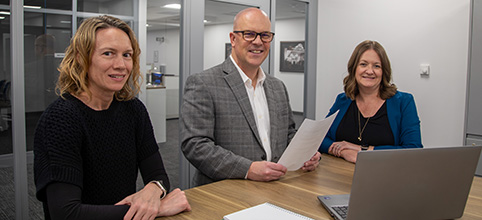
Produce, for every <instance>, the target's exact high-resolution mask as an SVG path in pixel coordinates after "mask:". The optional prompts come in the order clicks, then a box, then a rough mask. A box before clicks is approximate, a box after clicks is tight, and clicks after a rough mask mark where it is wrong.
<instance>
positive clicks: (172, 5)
mask: <svg viewBox="0 0 482 220" xmlns="http://www.w3.org/2000/svg"><path fill="white" fill-rule="evenodd" d="M162 7H163V8H171V9H181V4H167V5H164V6H162Z"/></svg>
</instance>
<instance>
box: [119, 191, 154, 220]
mask: <svg viewBox="0 0 482 220" xmlns="http://www.w3.org/2000/svg"><path fill="white" fill-rule="evenodd" d="M161 194H162V191H161V189H159V187H158V186H156V185H155V184H154V183H149V184H147V185H146V186H144V188H143V189H141V190H140V191H139V192H136V193H134V194H132V195H130V196H127V197H126V198H124V199H123V200H121V201H120V202H118V203H116V204H115V205H129V206H130V208H129V210H128V211H127V213H126V215H125V216H124V219H125V220H131V219H135V220H141V219H142V220H144V219H150V220H152V219H155V218H156V217H157V216H158V214H159V212H160V211H161V210H160V209H161Z"/></svg>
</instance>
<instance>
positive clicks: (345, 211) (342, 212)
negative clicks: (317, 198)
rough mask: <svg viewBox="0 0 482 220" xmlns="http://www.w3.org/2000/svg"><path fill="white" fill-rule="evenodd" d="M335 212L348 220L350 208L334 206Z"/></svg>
mask: <svg viewBox="0 0 482 220" xmlns="http://www.w3.org/2000/svg"><path fill="white" fill-rule="evenodd" d="M331 208H333V210H335V212H336V213H338V215H340V216H341V217H342V218H343V219H346V216H347V214H348V206H332V207H331Z"/></svg>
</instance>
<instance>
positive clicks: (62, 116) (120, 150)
mask: <svg viewBox="0 0 482 220" xmlns="http://www.w3.org/2000/svg"><path fill="white" fill-rule="evenodd" d="M34 154H35V159H34V171H35V184H36V186H37V198H38V199H39V200H40V201H42V202H44V206H46V205H47V204H46V202H47V201H48V202H49V205H50V202H52V201H56V200H57V199H58V198H57V197H55V196H54V195H55V194H49V190H46V189H47V188H50V186H52V185H51V184H54V183H65V184H66V185H72V186H74V187H76V188H78V189H79V190H80V193H81V194H80V198H81V200H80V199H79V202H80V204H79V205H78V206H76V208H82V207H85V206H82V205H81V204H88V205H110V206H113V204H115V203H117V202H119V201H121V200H122V199H124V198H125V197H127V196H129V195H131V194H133V193H135V192H136V180H137V173H138V170H139V168H141V169H140V171H141V174H142V177H143V180H144V183H148V182H149V181H151V180H162V181H163V183H164V185H165V186H166V188H167V189H169V187H170V186H169V179H168V177H167V174H166V172H165V170H164V166H163V163H162V159H161V158H160V157H159V156H157V158H156V156H154V155H155V154H157V155H158V154H159V153H158V146H157V143H156V140H155V138H154V133H153V129H152V125H151V122H150V119H149V115H148V113H147V110H146V108H145V106H144V104H142V102H141V101H139V100H138V99H133V100H130V101H122V102H119V101H116V100H115V99H114V100H113V101H112V104H111V106H110V107H109V108H108V109H107V110H103V111H95V110H93V109H91V108H89V107H88V106H86V105H85V104H84V103H83V102H81V101H80V100H78V99H77V98H75V97H73V96H71V95H66V99H62V98H58V99H57V100H56V101H55V102H54V103H52V104H51V105H50V106H49V107H48V108H47V109H46V110H45V112H44V113H43V114H42V116H41V118H40V120H39V122H38V125H37V129H36V133H35V139H34ZM148 158H151V159H150V160H152V161H155V162H150V163H146V162H144V161H146V160H147V161H149V160H148ZM152 158H154V159H152ZM143 162H144V164H145V165H144V166H143V165H142V164H143ZM67 189H68V190H70V191H69V192H72V189H75V188H72V187H70V188H69V187H68V186H67ZM46 191H47V192H46ZM51 191H52V190H50V192H51ZM54 191H55V190H54ZM47 196H49V198H46V197H47ZM50 196H53V197H54V198H52V197H50ZM72 199H75V198H72ZM65 209H67V208H65ZM50 210H51V211H52V209H50ZM106 210H107V209H103V208H100V209H98V211H99V212H102V213H103V214H106V213H105V211H106ZM112 210H116V211H118V210H121V209H112ZM61 211H62V210H61ZM63 211H69V210H63ZM121 211H123V213H124V214H125V212H126V211H127V209H122V210H121ZM50 214H51V215H52V217H53V216H55V215H54V213H50ZM92 214H93V215H95V213H92ZM46 218H47V219H49V218H50V216H49V213H48V212H46ZM80 218H84V219H90V218H89V216H82V217H80Z"/></svg>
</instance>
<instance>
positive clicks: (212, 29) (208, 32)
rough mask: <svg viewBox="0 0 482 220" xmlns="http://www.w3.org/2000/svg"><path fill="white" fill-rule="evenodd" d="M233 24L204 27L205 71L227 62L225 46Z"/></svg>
mask: <svg viewBox="0 0 482 220" xmlns="http://www.w3.org/2000/svg"><path fill="white" fill-rule="evenodd" d="M231 31H233V24H223V25H210V26H204V57H203V59H204V69H209V68H211V67H213V66H216V65H218V64H220V63H222V62H223V61H224V60H225V58H224V57H225V45H226V43H231V42H230V41H229V32H231Z"/></svg>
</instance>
